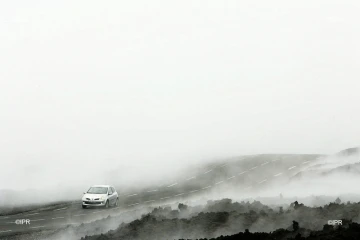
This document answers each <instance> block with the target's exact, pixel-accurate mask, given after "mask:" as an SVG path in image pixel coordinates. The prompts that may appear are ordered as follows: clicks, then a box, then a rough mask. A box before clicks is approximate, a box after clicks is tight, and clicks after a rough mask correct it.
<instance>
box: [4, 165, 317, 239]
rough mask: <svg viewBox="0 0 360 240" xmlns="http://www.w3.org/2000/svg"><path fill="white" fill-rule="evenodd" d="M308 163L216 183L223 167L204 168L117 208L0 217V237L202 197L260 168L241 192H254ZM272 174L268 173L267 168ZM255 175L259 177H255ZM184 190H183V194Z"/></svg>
mask: <svg viewBox="0 0 360 240" xmlns="http://www.w3.org/2000/svg"><path fill="white" fill-rule="evenodd" d="M310 162H312V161H310V160H306V161H302V162H297V165H294V162H289V163H287V164H284V163H282V164H279V165H278V166H281V167H278V168H277V167H276V166H277V165H276V164H277V160H272V161H263V162H262V163H259V164H257V165H255V166H249V167H248V168H247V169H242V171H239V172H237V173H235V174H233V175H229V176H226V177H225V178H223V179H221V180H217V181H213V180H214V178H213V176H211V174H214V172H216V170H217V168H222V167H224V166H225V165H226V164H221V165H217V166H214V167H213V168H212V169H205V170H204V171H203V172H202V173H200V174H198V175H197V176H189V177H186V178H184V179H182V180H179V181H176V182H172V183H168V184H164V185H163V186H162V187H159V188H153V189H148V190H146V191H144V192H142V193H128V194H124V195H120V196H119V200H120V204H119V206H118V207H112V208H108V209H104V208H87V209H83V208H82V207H81V202H80V201H79V202H78V203H73V204H66V205H55V206H54V207H52V208H50V209H47V210H32V211H29V212H26V213H20V214H15V215H7V216H0V237H1V236H5V235H11V234H14V233H18V232H24V231H35V230H39V229H58V228H61V227H64V226H67V225H77V224H81V223H86V222H91V221H94V220H97V219H101V218H104V217H107V216H109V215H114V216H115V215H119V214H121V213H124V212H127V211H133V210H136V209H137V208H138V207H139V206H144V205H145V206H146V205H149V206H150V205H152V204H154V205H156V206H161V205H164V204H166V203H168V202H169V201H176V200H184V199H186V198H187V197H190V196H193V195H195V194H202V193H204V192H205V191H209V190H211V189H213V188H216V187H218V186H221V185H223V184H226V183H227V182H230V181H234V179H235V178H239V177H244V176H246V175H253V174H255V171H261V170H260V169H262V168H266V169H267V171H266V172H267V174H268V175H267V176H264V175H263V174H257V175H256V176H257V178H256V179H255V180H254V181H253V184H251V185H248V186H246V187H244V188H243V190H244V191H246V190H247V189H254V188H258V187H261V186H263V185H264V184H267V183H268V182H270V181H273V180H275V179H279V178H281V177H284V176H286V175H289V174H291V173H295V171H296V170H300V169H303V168H304V167H305V166H306V165H307V164H309V163H310ZM271 165H272V169H273V170H272V171H270V172H269V170H268V169H271V168H270V166H271ZM259 176H263V177H262V178H259ZM199 179H200V180H202V181H204V179H205V180H207V181H208V182H207V183H206V184H204V185H203V186H201V187H197V188H195V189H194V188H193V189H188V188H184V185H186V184H189V182H191V181H199ZM184 189H186V191H184ZM19 219H29V220H30V224H25V223H24V224H17V223H16V220H19Z"/></svg>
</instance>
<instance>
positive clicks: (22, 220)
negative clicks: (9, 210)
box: [15, 219, 30, 224]
mask: <svg viewBox="0 0 360 240" xmlns="http://www.w3.org/2000/svg"><path fill="white" fill-rule="evenodd" d="M15 223H16V224H30V219H16V220H15Z"/></svg>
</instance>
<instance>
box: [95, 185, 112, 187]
mask: <svg viewBox="0 0 360 240" xmlns="http://www.w3.org/2000/svg"><path fill="white" fill-rule="evenodd" d="M91 187H111V186H110V185H93V186H91Z"/></svg>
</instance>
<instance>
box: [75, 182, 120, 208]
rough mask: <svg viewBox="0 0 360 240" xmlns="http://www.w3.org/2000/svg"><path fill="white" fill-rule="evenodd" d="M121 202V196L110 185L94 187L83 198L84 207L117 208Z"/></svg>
mask: <svg viewBox="0 0 360 240" xmlns="http://www.w3.org/2000/svg"><path fill="white" fill-rule="evenodd" d="M118 202H119V196H118V193H117V192H116V190H115V188H114V187H112V186H109V185H94V186H92V187H90V188H89V190H88V191H87V192H84V196H83V197H82V207H83V208H86V207H88V206H103V207H106V208H108V207H110V206H117V205H118Z"/></svg>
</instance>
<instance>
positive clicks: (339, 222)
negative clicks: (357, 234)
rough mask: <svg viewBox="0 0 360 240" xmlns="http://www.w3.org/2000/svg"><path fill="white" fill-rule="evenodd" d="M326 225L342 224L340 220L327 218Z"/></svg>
mask: <svg viewBox="0 0 360 240" xmlns="http://www.w3.org/2000/svg"><path fill="white" fill-rule="evenodd" d="M328 225H342V220H329V221H328Z"/></svg>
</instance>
